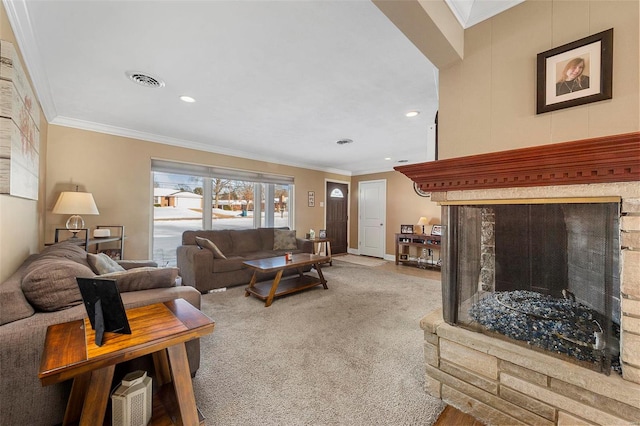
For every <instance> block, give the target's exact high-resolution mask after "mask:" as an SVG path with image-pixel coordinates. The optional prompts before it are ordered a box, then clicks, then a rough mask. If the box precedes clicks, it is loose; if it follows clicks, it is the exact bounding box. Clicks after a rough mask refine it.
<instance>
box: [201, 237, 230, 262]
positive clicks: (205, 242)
mask: <svg viewBox="0 0 640 426" xmlns="http://www.w3.org/2000/svg"><path fill="white" fill-rule="evenodd" d="M196 244H197V245H198V247H200V248H201V249H207V250H211V252H212V253H213V258H214V259H226V258H227V256H225V255H224V253H222V252H221V251H220V249H219V248H218V246H217V245H215V244H214V243H213V241H211V240H209V239H207V238H202V237H196Z"/></svg>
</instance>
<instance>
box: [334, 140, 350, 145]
mask: <svg viewBox="0 0 640 426" xmlns="http://www.w3.org/2000/svg"><path fill="white" fill-rule="evenodd" d="M336 143H337V144H338V145H346V144H348V143H353V139H340V140H339V141H337V142H336Z"/></svg>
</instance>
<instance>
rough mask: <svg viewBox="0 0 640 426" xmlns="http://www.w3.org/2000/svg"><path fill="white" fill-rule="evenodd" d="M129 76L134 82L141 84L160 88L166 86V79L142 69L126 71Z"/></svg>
mask: <svg viewBox="0 0 640 426" xmlns="http://www.w3.org/2000/svg"><path fill="white" fill-rule="evenodd" d="M124 74H125V75H126V76H127V78H128V79H129V80H131V81H133V82H134V83H138V84H139V85H141V86H145V87H153V88H160V87H164V81H162V80H161V79H160V78H158V77H154V76H152V75H151V74H147V73H145V72H140V71H125V73H124Z"/></svg>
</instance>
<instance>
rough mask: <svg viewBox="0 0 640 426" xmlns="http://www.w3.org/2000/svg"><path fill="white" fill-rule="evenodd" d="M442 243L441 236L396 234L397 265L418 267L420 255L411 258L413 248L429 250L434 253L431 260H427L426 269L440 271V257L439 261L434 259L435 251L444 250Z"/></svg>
mask: <svg viewBox="0 0 640 426" xmlns="http://www.w3.org/2000/svg"><path fill="white" fill-rule="evenodd" d="M440 242H441V240H440V236H439V235H424V234H396V265H398V264H400V263H402V264H409V265H413V266H418V262H417V258H418V257H420V255H418V256H416V257H415V258H413V259H412V258H411V256H410V250H411V247H416V248H417V249H418V250H422V249H427V250H430V253H432V254H431V256H430V259H425V262H424V265H425V266H426V267H430V268H435V269H440V262H439V257H438V260H435V259H434V257H433V250H438V251H440V249H441V248H442V246H441V245H440Z"/></svg>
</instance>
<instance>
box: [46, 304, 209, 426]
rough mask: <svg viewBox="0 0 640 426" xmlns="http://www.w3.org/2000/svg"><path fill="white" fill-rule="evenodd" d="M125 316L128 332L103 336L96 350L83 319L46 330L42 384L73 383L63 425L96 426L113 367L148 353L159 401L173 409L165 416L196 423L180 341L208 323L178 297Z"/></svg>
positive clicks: (205, 329) (204, 329)
mask: <svg viewBox="0 0 640 426" xmlns="http://www.w3.org/2000/svg"><path fill="white" fill-rule="evenodd" d="M127 318H128V320H129V325H130V327H131V334H114V333H105V336H104V344H103V345H102V346H96V344H95V332H94V331H93V330H92V329H91V324H90V323H89V319H88V318H85V319H84V320H76V321H71V322H66V323H63V324H56V325H51V326H49V327H48V328H47V335H46V338H45V342H44V350H43V353H42V359H41V361H40V370H39V372H38V377H39V378H40V382H41V383H42V386H48V385H52V384H54V383H60V382H63V381H65V380H68V379H73V386H72V388H71V395H70V396H69V401H68V403H67V409H66V411H65V414H64V421H63V425H67V424H71V423H74V424H75V423H76V422H77V421H78V419H79V420H80V425H102V424H103V422H104V417H105V411H106V408H107V402H108V400H109V391H110V389H111V381H112V380H113V372H114V370H115V366H116V364H118V363H121V362H123V361H127V360H130V359H134V358H138V357H141V356H143V355H147V354H153V361H154V364H155V369H156V377H155V380H156V381H157V383H158V384H159V385H161V386H162V388H161V392H160V393H161V394H162V395H163V402H166V403H167V405H168V406H169V410H170V409H171V408H175V409H176V412H175V413H169V416H172V417H173V416H175V417H177V418H178V422H179V423H180V421H181V423H180V424H184V425H198V424H201V418H200V416H199V415H198V409H197V408H196V401H195V397H194V395H193V386H192V383H191V373H190V371H189V362H188V359H187V350H186V348H185V342H187V341H189V340H193V339H195V338H198V337H201V336H204V335H207V334H209V333H211V332H212V331H213V328H214V322H213V321H212V320H211V319H209V317H207V316H206V315H205V314H203V313H202V312H200V311H199V310H198V309H196V308H194V307H193V306H192V305H191V304H190V303H189V302H187V301H185V300H183V299H178V300H173V301H170V302H164V303H156V304H154V305H149V306H142V307H140V308H133V309H129V310H127ZM155 404H156V401H155V399H154V410H153V411H154V415H155V413H156V412H157V410H156V407H155ZM159 412H160V413H162V414H165V412H164V411H162V410H159ZM51 420H52V421H53V419H51ZM156 420H159V419H155V418H154V419H153V421H156Z"/></svg>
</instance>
